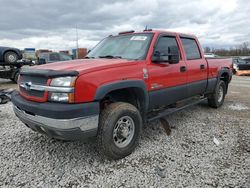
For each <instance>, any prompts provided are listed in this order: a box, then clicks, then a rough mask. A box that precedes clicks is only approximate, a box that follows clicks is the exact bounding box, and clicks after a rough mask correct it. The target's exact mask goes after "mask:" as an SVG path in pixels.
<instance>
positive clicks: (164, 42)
mask: <svg viewBox="0 0 250 188" xmlns="http://www.w3.org/2000/svg"><path fill="white" fill-rule="evenodd" d="M171 46H176V47H177V48H178V45H177V41H176V38H175V37H171V36H163V37H160V38H159V40H158V42H157V45H156V47H155V51H154V53H160V54H163V55H164V54H168V50H169V47H171ZM178 49H179V48H178Z"/></svg>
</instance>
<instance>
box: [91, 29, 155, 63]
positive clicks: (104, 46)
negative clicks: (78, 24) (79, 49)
mask: <svg viewBox="0 0 250 188" xmlns="http://www.w3.org/2000/svg"><path fill="white" fill-rule="evenodd" d="M152 36H153V35H152V33H145V34H130V35H118V36H110V37H108V38H106V39H104V40H103V41H101V42H100V43H99V44H97V46H96V47H95V48H94V49H93V50H92V51H91V52H90V53H89V54H88V55H87V58H122V59H136V60H139V59H145V58H146V54H147V51H148V48H149V44H150V42H151V39H152Z"/></svg>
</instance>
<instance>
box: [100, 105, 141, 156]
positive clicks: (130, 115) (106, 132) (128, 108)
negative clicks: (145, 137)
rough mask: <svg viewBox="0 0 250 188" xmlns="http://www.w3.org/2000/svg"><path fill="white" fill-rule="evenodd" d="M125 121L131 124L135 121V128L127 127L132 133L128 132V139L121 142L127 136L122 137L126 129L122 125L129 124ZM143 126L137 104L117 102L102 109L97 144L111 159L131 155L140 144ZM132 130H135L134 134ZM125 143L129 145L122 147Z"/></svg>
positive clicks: (102, 152)
mask: <svg viewBox="0 0 250 188" xmlns="http://www.w3.org/2000/svg"><path fill="white" fill-rule="evenodd" d="M123 118H125V119H123ZM126 118H127V119H126ZM131 120H132V121H131ZM119 122H120V124H119ZM121 122H122V123H121ZM124 122H126V123H128V124H129V122H130V124H131V122H132V124H133V123H134V125H133V127H134V128H131V126H130V128H128V129H127V130H129V133H130V134H128V135H129V136H128V138H127V139H128V140H125V141H123V142H121V143H119V142H120V141H121V139H125V137H124V138H122V136H121V135H122V133H124V132H123V131H122V130H124V129H122V128H121V127H123V126H124V125H123V124H125V126H127V124H126V123H124ZM132 124H131V125H132ZM120 126H121V127H120ZM120 128H121V129H120ZM123 128H124V127H123ZM141 128H142V118H141V115H140V112H139V111H138V109H137V108H136V107H135V106H133V105H131V104H129V103H124V102H116V103H112V104H110V105H108V106H107V107H106V108H105V109H104V110H102V112H101V115H100V121H99V130H98V135H97V144H98V149H99V152H100V154H101V155H105V156H106V157H107V158H108V159H111V160H112V159H113V160H117V159H121V158H124V157H126V156H128V155H130V154H131V153H132V152H133V151H134V149H135V147H136V146H137V145H138V142H139V135H140V132H141ZM118 129H119V130H118ZM133 130H134V131H133ZM119 131H120V132H119ZM131 132H133V134H132V133H131ZM118 133H121V134H118ZM126 133H128V132H126ZM119 136H120V137H119ZM119 139H120V140H119ZM126 141H127V143H126ZM128 141H129V142H128ZM124 143H126V144H127V145H124V147H121V145H122V144H124Z"/></svg>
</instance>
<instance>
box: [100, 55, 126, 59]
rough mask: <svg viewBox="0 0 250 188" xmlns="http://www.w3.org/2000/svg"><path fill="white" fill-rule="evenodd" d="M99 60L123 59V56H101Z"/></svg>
mask: <svg viewBox="0 0 250 188" xmlns="http://www.w3.org/2000/svg"><path fill="white" fill-rule="evenodd" d="M99 58H108V59H121V58H122V56H113V55H101V56H99Z"/></svg>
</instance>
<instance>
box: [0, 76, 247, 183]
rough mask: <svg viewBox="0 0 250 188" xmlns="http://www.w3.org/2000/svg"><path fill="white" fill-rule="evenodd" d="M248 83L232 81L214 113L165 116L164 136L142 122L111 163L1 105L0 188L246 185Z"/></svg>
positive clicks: (91, 146) (199, 110)
mask: <svg viewBox="0 0 250 188" xmlns="http://www.w3.org/2000/svg"><path fill="white" fill-rule="evenodd" d="M249 83H250V78H249V77H234V80H233V83H232V84H231V86H230V89H229V93H228V95H227V97H226V100H225V104H224V106H223V107H222V108H220V109H217V110H216V109H211V108H209V107H208V106H207V105H206V104H205V103H202V104H199V105H196V106H194V107H191V108H188V109H186V110H183V111H181V112H178V113H175V114H173V115H171V116H170V117H166V119H167V120H168V122H169V124H170V126H171V127H172V131H171V134H170V135H169V136H168V135H167V134H166V133H165V130H164V129H163V128H162V127H161V125H160V123H159V121H156V122H154V123H151V124H149V125H148V126H147V127H146V128H145V129H144V131H143V134H142V137H141V140H140V146H139V147H138V148H137V149H136V151H135V152H134V153H133V154H132V155H130V156H128V157H126V158H125V159H122V160H119V161H108V160H106V159H103V158H101V157H100V156H98V154H97V152H96V143H95V142H89V143H83V142H62V141H56V140H53V139H49V138H47V137H45V136H43V135H40V134H38V133H35V132H33V131H31V130H29V129H28V128H27V127H26V126H25V125H23V124H22V123H21V122H20V121H19V120H18V119H17V118H16V117H15V115H14V114H13V112H12V109H11V104H6V105H1V106H0V149H1V152H0V187H192V188H193V187H250V100H249V99H250V89H249V87H250V84H249ZM214 138H215V139H217V140H218V141H219V145H218V146H217V145H216V144H215V143H214V141H213V140H214Z"/></svg>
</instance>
